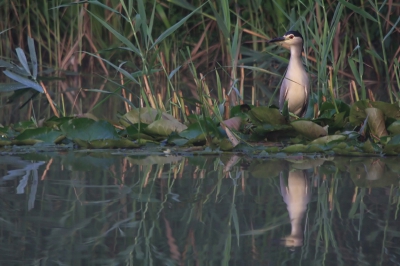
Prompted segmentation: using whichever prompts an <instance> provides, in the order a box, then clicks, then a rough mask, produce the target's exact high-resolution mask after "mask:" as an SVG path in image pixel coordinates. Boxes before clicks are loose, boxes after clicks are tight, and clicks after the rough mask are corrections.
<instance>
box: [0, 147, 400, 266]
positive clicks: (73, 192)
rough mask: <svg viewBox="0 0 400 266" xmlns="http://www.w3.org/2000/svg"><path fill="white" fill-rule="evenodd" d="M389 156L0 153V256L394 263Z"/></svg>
mask: <svg viewBox="0 0 400 266" xmlns="http://www.w3.org/2000/svg"><path fill="white" fill-rule="evenodd" d="M399 162H400V160H399V159H398V158H334V159H332V158H324V159H321V158H319V159H311V158H295V157H294V158H289V159H286V160H284V159H276V158H262V159H261V158H253V159H250V158H248V157H240V156H230V155H223V156H218V157H215V156H214V157H200V156H191V157H183V156H173V155H171V156H158V155H154V156H145V155H140V154H136V155H135V154H129V155H127V154H123V153H122V152H114V153H112V152H111V153H110V152H104V153H102V152H93V151H79V152H72V151H70V152H61V151H60V152H52V153H31V154H21V155H17V154H11V153H7V154H6V153H3V155H2V156H0V177H1V179H0V184H1V187H0V197H1V200H0V203H1V206H0V212H1V217H0V264H1V265H398V264H400V241H399V237H400V221H399V219H400V218H399V215H400V213H399V209H400V208H399V205H400V200H399V195H400V194H399V172H400V163H399Z"/></svg>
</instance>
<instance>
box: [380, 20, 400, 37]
mask: <svg viewBox="0 0 400 266" xmlns="http://www.w3.org/2000/svg"><path fill="white" fill-rule="evenodd" d="M399 22H400V17H398V18H397V21H396V23H394V24H393V27H392V28H391V29H390V30H389V32H388V33H387V34H386V35H385V37H383V41H382V42H384V41H385V40H386V38H387V37H389V36H390V34H392V32H393V31H394V30H395V29H396V26H397V24H399Z"/></svg>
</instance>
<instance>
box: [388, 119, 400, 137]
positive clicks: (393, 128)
mask: <svg viewBox="0 0 400 266" xmlns="http://www.w3.org/2000/svg"><path fill="white" fill-rule="evenodd" d="M387 130H388V131H389V132H390V133H392V134H400V120H397V121H395V122H393V123H392V124H391V125H390V126H389V127H388V128H387Z"/></svg>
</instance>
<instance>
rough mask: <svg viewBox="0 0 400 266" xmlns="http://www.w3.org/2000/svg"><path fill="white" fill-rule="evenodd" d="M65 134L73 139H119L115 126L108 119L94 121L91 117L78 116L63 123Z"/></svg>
mask: <svg viewBox="0 0 400 266" xmlns="http://www.w3.org/2000/svg"><path fill="white" fill-rule="evenodd" d="M60 128H61V130H62V132H63V133H64V134H65V136H66V137H67V138H69V139H71V140H74V141H76V140H83V141H89V142H91V141H93V140H119V139H121V137H120V136H119V135H118V134H117V132H116V130H115V128H114V127H113V126H112V125H111V124H110V123H108V122H107V121H94V120H92V119H89V118H76V119H72V120H69V121H68V122H66V123H64V124H62V125H61V127H60Z"/></svg>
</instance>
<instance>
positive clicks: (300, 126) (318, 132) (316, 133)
mask: <svg viewBox="0 0 400 266" xmlns="http://www.w3.org/2000/svg"><path fill="white" fill-rule="evenodd" d="M291 125H292V127H293V128H294V129H295V130H296V131H297V132H298V133H300V134H301V135H303V136H305V137H306V138H308V139H316V138H319V137H322V136H326V135H327V134H328V132H327V130H325V129H324V128H323V127H321V126H320V125H318V124H316V123H314V122H312V121H308V120H296V121H293V122H291Z"/></svg>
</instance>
